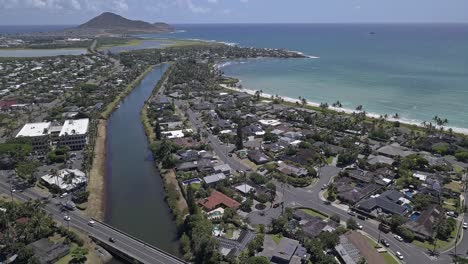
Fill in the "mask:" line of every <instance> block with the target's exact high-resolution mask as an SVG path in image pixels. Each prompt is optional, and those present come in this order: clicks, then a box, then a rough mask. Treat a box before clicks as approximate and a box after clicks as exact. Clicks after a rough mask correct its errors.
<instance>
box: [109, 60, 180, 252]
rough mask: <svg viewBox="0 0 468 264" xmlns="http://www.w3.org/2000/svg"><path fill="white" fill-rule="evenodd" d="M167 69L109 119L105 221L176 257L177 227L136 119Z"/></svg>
mask: <svg viewBox="0 0 468 264" xmlns="http://www.w3.org/2000/svg"><path fill="white" fill-rule="evenodd" d="M167 68H168V65H159V66H156V67H155V68H154V69H153V70H152V71H151V72H150V73H149V74H148V75H146V77H145V78H144V79H143V80H142V81H141V83H140V84H139V85H138V86H137V87H136V88H135V89H134V90H133V91H132V92H131V93H130V94H129V95H128V96H127V97H126V98H125V99H124V100H123V101H122V103H121V106H120V108H118V109H116V111H114V113H113V114H112V115H111V116H110V118H109V120H108V124H107V142H106V154H107V157H106V219H105V221H106V222H107V223H108V224H110V225H112V226H114V227H116V228H118V229H120V230H122V231H124V232H126V233H128V234H130V235H133V236H135V237H137V238H139V239H141V240H143V241H145V242H147V243H149V244H152V245H154V246H157V247H159V248H161V249H162V250H165V251H167V252H170V253H173V254H176V255H177V254H178V253H177V230H176V226H175V223H174V221H173V219H172V214H171V211H170V209H169V207H168V206H167V204H166V202H165V200H164V189H163V184H162V180H161V177H160V175H159V172H158V171H157V170H156V169H155V167H154V163H153V157H152V154H151V151H150V149H149V145H148V141H147V138H146V135H145V132H144V130H143V126H142V124H141V119H140V111H141V109H142V107H143V105H144V102H145V100H147V99H148V97H149V96H150V95H151V92H152V90H153V89H154V87H155V85H156V83H157V82H158V81H159V79H160V78H161V77H162V75H163V74H164V72H165V71H166V69H167Z"/></svg>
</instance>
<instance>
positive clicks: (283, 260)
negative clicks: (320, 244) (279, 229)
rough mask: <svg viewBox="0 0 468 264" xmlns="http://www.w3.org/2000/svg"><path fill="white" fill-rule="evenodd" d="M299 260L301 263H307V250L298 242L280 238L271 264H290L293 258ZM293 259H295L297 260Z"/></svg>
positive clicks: (308, 256)
mask: <svg viewBox="0 0 468 264" xmlns="http://www.w3.org/2000/svg"><path fill="white" fill-rule="evenodd" d="M295 256H296V257H297V258H300V259H301V260H302V261H308V260H309V258H310V255H309V254H308V253H307V250H306V249H305V248H304V247H303V246H302V245H301V244H300V243H299V241H297V240H294V239H290V238H286V237H283V238H281V240H280V242H279V244H278V246H277V247H276V249H275V251H274V253H273V256H272V257H271V260H270V261H271V263H276V264H290V263H293V262H292V261H295V260H293V258H294V257H295ZM297 258H295V259H297Z"/></svg>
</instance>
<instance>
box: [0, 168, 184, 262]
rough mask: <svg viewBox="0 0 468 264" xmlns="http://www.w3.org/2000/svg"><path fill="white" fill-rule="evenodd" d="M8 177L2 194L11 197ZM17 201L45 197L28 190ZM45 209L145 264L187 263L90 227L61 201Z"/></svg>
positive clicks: (1, 183) (101, 226) (1, 185)
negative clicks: (66, 208) (66, 216)
mask: <svg viewBox="0 0 468 264" xmlns="http://www.w3.org/2000/svg"><path fill="white" fill-rule="evenodd" d="M6 180H7V178H6V177H0V192H1V193H4V194H7V195H10V186H9V184H8V183H7V182H6ZM13 197H14V198H15V199H18V200H20V201H22V202H26V201H28V200H30V199H44V198H45V197H44V196H42V195H40V194H38V193H36V192H34V190H32V189H26V190H24V191H23V192H15V193H14V194H13ZM44 209H45V210H46V211H47V212H48V213H49V214H50V215H51V216H52V217H53V218H54V219H55V220H56V221H57V222H61V223H62V224H63V225H64V226H68V224H69V225H70V227H72V228H76V229H78V230H81V231H82V232H84V233H85V234H88V235H90V236H93V237H95V238H96V239H98V240H100V241H102V242H103V243H107V244H109V245H111V246H112V247H114V248H116V249H118V250H120V251H121V252H124V253H126V254H128V255H130V256H132V257H136V258H137V259H138V260H140V261H142V262H144V263H148V264H149V263H155V264H157V263H161V264H163V263H185V262H183V261H181V260H180V259H178V258H176V257H173V256H171V255H169V254H167V253H165V252H163V251H161V250H159V249H157V248H155V247H153V246H151V245H148V244H146V243H144V242H142V241H139V240H137V239H134V238H132V237H130V236H128V235H126V234H124V233H122V232H120V231H118V230H116V229H113V228H111V227H109V226H107V225H105V224H102V223H99V222H96V224H94V225H93V226H90V225H88V222H89V221H90V220H91V219H89V218H87V217H85V216H83V215H82V214H81V213H80V212H79V211H67V210H63V209H62V206H61V204H60V201H59V200H57V199H54V198H51V199H50V200H49V202H48V203H47V204H45V206H44ZM65 215H69V216H70V217H71V221H69V222H67V221H65V220H64V216H65ZM110 237H112V238H114V239H115V240H116V242H115V243H111V242H109V238H110Z"/></svg>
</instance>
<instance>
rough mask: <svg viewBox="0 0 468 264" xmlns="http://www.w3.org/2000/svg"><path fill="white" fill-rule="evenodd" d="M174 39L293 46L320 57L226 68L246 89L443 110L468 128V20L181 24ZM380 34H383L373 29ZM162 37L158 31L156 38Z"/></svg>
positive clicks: (384, 110)
mask: <svg viewBox="0 0 468 264" xmlns="http://www.w3.org/2000/svg"><path fill="white" fill-rule="evenodd" d="M177 28H178V29H179V30H181V31H179V32H178V33H175V34H164V35H156V36H157V37H166V38H189V39H204V40H214V41H223V42H229V43H236V44H238V45H240V46H256V47H271V48H286V49H289V50H296V51H300V52H303V53H304V54H306V55H311V56H316V57H319V58H315V59H291V60H278V59H261V60H251V61H244V62H237V63H232V64H230V65H227V66H225V67H223V71H224V72H225V73H226V74H227V75H231V76H235V77H238V78H240V79H241V80H242V84H243V86H244V88H248V89H252V90H263V92H265V93H269V94H278V95H282V96H287V97H291V98H298V97H299V96H302V97H305V98H306V99H307V100H308V101H310V102H318V103H320V102H328V103H329V104H330V103H333V102H335V101H336V100H340V101H341V103H342V104H343V107H344V108H349V109H354V108H355V107H356V106H357V105H363V106H364V109H365V110H366V111H367V112H370V113H375V114H378V115H384V114H389V115H393V114H395V113H398V114H399V115H400V116H401V117H402V120H404V121H407V122H413V123H421V122H422V121H430V120H431V119H432V117H434V116H435V115H438V116H441V117H444V118H448V119H449V126H451V127H457V128H468V103H467V101H468V25H466V24H443V25H442V24H424V25H422V24H394V25H392V24H377V25H372V24H366V25H360V24H347V25H343V24H304V25H302V24H289V25H284V24H283V25H271V24H270V25H260V24H258V25H179V26H178V27H177ZM370 32H374V33H375V34H370ZM152 36H154V35H152Z"/></svg>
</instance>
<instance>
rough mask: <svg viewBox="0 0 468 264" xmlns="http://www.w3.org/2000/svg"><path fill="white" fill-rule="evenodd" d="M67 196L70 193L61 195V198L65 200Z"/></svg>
mask: <svg viewBox="0 0 468 264" xmlns="http://www.w3.org/2000/svg"><path fill="white" fill-rule="evenodd" d="M67 195H68V193H66V192H65V193H62V194H61V195H60V198H65V197H67Z"/></svg>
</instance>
